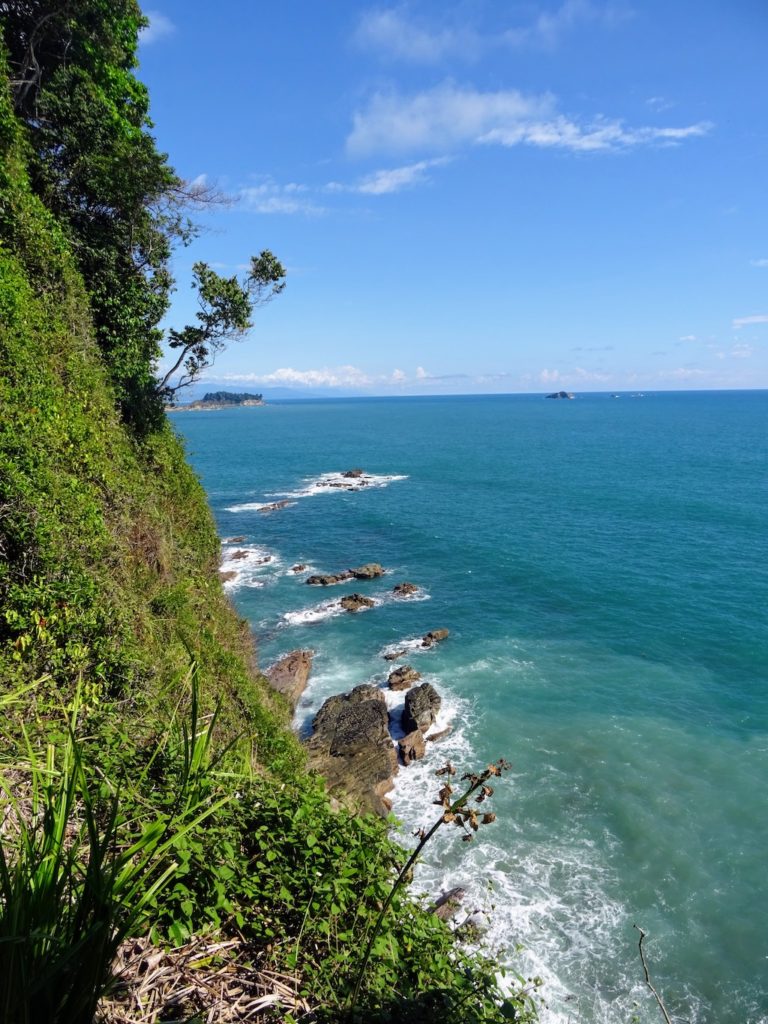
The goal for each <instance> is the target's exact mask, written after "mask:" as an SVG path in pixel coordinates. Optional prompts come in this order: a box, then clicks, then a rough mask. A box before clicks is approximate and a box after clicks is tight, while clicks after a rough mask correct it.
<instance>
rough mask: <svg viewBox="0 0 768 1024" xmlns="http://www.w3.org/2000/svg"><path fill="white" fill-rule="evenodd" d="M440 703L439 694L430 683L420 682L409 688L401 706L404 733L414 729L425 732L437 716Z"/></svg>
mask: <svg viewBox="0 0 768 1024" xmlns="http://www.w3.org/2000/svg"><path fill="white" fill-rule="evenodd" d="M440 703H441V701H440V694H439V693H438V692H437V690H436V689H435V688H434V686H433V685H432V683H422V684H421V686H415V687H414V688H413V689H412V690H409V691H408V693H407V694H406V695H405V707H404V708H403V732H404V733H405V734H406V735H407V734H408V733H410V732H413V731H414V729H420V730H421V731H422V732H426V731H427V729H428V728H429V727H430V725H432V723H433V722H434V721H435V719H436V718H437V713H438V711H439V710H440Z"/></svg>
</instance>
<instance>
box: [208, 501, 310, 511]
mask: <svg viewBox="0 0 768 1024" xmlns="http://www.w3.org/2000/svg"><path fill="white" fill-rule="evenodd" d="M277 504H278V503H276V502H274V501H247V502H245V503H244V504H242V505H227V506H226V508H225V510H224V511H225V512H265V511H266V510H267V509H272V508H275V506H276V505H277ZM279 504H280V508H290V507H291V506H292V505H295V504H296V502H295V501H288V502H286V504H285V505H283V504H282V503H279Z"/></svg>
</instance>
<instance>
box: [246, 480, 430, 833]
mask: <svg viewBox="0 0 768 1024" xmlns="http://www.w3.org/2000/svg"><path fill="white" fill-rule="evenodd" d="M341 476H342V478H344V479H347V480H351V481H356V482H358V483H359V482H360V481H361V480H362V479H364V478H365V474H364V472H363V470H362V469H351V470H347V471H346V472H345V473H342V474H341ZM238 539H239V538H238ZM306 569H307V566H306V565H304V564H296V565H294V566H292V572H293V573H294V574H299V573H301V572H304V571H305V570H306ZM385 572H386V570H385V569H384V568H383V567H382V566H381V565H380V564H379V563H378V562H367V563H365V564H364V565H360V566H358V567H357V568H348V569H343V570H341V571H340V572H337V573H314V574H313V575H311V576H308V577H307V579H306V580H305V582H306V583H307V584H308V585H309V586H316V587H329V586H335V585H336V584H339V583H343V582H346V581H347V580H352V579H354V580H360V581H364V580H373V579H378V578H380V577H381V576H383V575H384V574H385ZM419 589H420V588H419V587H418V586H417V585H416V584H415V583H411V582H408V581H404V582H401V583H397V584H395V586H394V587H393V588H392V595H393V597H394V598H396V599H403V598H409V597H413V596H414V595H415V594H418V593H419ZM376 603H377V602H376V601H374V599H373V598H370V597H367V596H366V595H365V594H359V593H353V594H346V595H345V596H343V597H341V598H340V599H339V601H338V604H339V606H340V607H341V608H342V609H344V610H345V611H347V612H350V613H353V614H355V613H357V612H360V611H363V610H365V609H367V608H372V607H373V606H374V605H375V604H376ZM448 635H449V631H448V630H447V629H434V630H430V631H429V632H428V633H425V634H424V635H423V636H422V637H421V638H420V639H419V641H418V647H419V648H421V649H423V650H426V649H429V648H431V647H434V646H435V645H436V644H438V643H440V642H441V641H443V640H445V639H446V638H447V637H448ZM415 646H416V645H415V644H414V642H409V645H408V647H403V648H401V649H399V650H396V651H390V652H385V653H384V655H383V657H384V659H385V660H387V661H397V660H398V659H400V658H402V657H404V656H405V655H406V654H407V653H408V650H409V649H411V650H413V649H414V647H415ZM311 668H312V652H311V651H303V650H297V651H291V652H290V653H289V654H286V655H285V656H284V657H283V658H281V659H280V660H279V661H278V662H276V663H275V664H274V665H273V666H272V667H271V668H269V669H267V671H266V673H265V674H266V677H267V679H268V680H269V682H270V684H271V685H272V686H273V687H274V689H275V690H277V691H278V692H279V693H281V694H283V696H284V697H285V698H286V699H287V700H288V701H289V702H290V704H291V707H292V709H293V710H294V711H295V709H296V707H297V705H298V702H299V700H300V698H301V695H302V693H303V692H304V690H305V688H306V685H307V680H308V678H309V674H310V671H311ZM420 679H421V673H420V672H419V671H418V670H417V669H415V668H414V667H413V666H412V665H407V664H403V665H400V666H398V667H397V668H393V669H392V670H391V671H390V672H389V675H388V677H387V682H386V686H387V687H388V688H389V689H390V690H393V691H407V692H406V694H405V704H404V706H403V710H402V712H399V711H396V712H393V713H390V712H389V710H388V708H387V703H386V699H385V696H384V691H383V689H382V688H381V687H380V686H375V685H372V684H371V683H363V684H362V685H360V686H356V687H355V688H354V689H353V690H351V691H350V692H349V693H344V694H337V695H335V696H333V697H329V698H328V700H326V701H325V703H324V704H323V706H322V707H321V708H320V710H319V711H318V713H317V715H316V716H315V718H314V721H313V723H312V733H311V735H310V737H309V738H308V739H307V740H306V747H307V752H308V759H309V765H310V767H311V768H314V769H315V770H316V771H317V772H319V773H320V774H321V775H322V776H323V777H324V778H325V780H326V785H327V787H328V790H329V792H330V793H331V794H332V795H333V796H335V797H336V798H337V799H342V800H343V801H344V802H345V803H347V804H351V805H353V806H355V807H358V808H360V809H362V810H368V811H374V812H376V813H377V814H381V815H386V814H388V812H389V811H390V809H391V803H390V801H389V800H388V799H387V796H386V794H387V793H388V792H389V791H390V790H391V789H392V788H393V786H394V775H395V773H396V772H397V771H398V768H399V764H400V763H402V765H404V766H407V765H409V764H411V763H412V762H413V761H416V760H419V759H420V758H422V757H424V755H425V752H426V744H427V742H428V741H430V740H435V739H440V738H441V737H442V736H444V735H445V734H446V733H447V732H449V731H450V727H449V728H448V729H445V730H443V731H442V732H440V733H436V734H434V733H433V734H432V735H430V736H427V735H426V734H427V732H428V731H429V729H430V728H431V727H432V726H433V725H434V723H435V721H436V719H437V715H438V712H439V711H440V703H441V701H440V694H439V693H438V692H437V690H436V689H435V687H434V686H433V685H432V684H431V683H420V682H419V680H420ZM393 718H394V719H395V722H394V724H395V725H400V727H401V729H402V732H403V733H404V735H403V736H402V738H400V739H398V740H397V743H396V744H395V742H394V740H393V736H392V725H393V722H392V719H393ZM397 719H400V721H399V722H398V721H397Z"/></svg>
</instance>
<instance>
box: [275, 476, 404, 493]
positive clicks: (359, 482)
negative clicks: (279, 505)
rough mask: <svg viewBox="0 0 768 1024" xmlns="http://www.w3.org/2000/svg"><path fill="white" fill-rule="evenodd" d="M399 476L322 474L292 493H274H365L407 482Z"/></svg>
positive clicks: (311, 478)
mask: <svg viewBox="0 0 768 1024" xmlns="http://www.w3.org/2000/svg"><path fill="white" fill-rule="evenodd" d="M407 479H408V477H407V476H403V475H401V474H395V473H393V474H389V475H387V474H376V473H363V475H362V476H359V477H345V476H344V474H343V473H322V474H321V475H320V476H317V477H307V478H306V479H305V481H304V486H303V487H299V488H297V489H296V490H294V491H275V492H274V493H273V494H272V495H271V497H275V498H313V497H315V496H316V495H318V494H334V493H336V492H346V491H365V490H370V489H371V488H375V487H388V486H389V484H391V483H394V482H395V481H396V480H407Z"/></svg>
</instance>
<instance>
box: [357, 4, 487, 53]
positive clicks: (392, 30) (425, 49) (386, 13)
mask: <svg viewBox="0 0 768 1024" xmlns="http://www.w3.org/2000/svg"><path fill="white" fill-rule="evenodd" d="M354 38H355V42H356V43H357V44H358V45H359V46H361V47H363V48H365V49H373V50H378V51H379V52H381V53H383V54H385V55H386V56H388V57H394V58H395V59H397V60H405V61H412V62H414V63H418V64H434V63H436V62H437V61H439V60H441V59H442V58H444V57H449V56H454V55H462V54H466V53H467V48H468V47H469V46H471V47H472V48H473V49H474V48H475V46H476V45H477V39H476V36H475V34H474V33H473V32H471V31H470V30H469V29H461V30H456V29H449V28H440V29H430V28H424V27H422V26H420V25H417V24H416V23H415V22H413V21H411V20H409V19H408V18H407V17H406V15H405V13H404V11H403V10H402V9H397V8H389V9H388V10H375V11H366V12H365V14H363V16H362V17H361V19H360V22H359V24H358V26H357V30H356V32H355V37H354Z"/></svg>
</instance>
